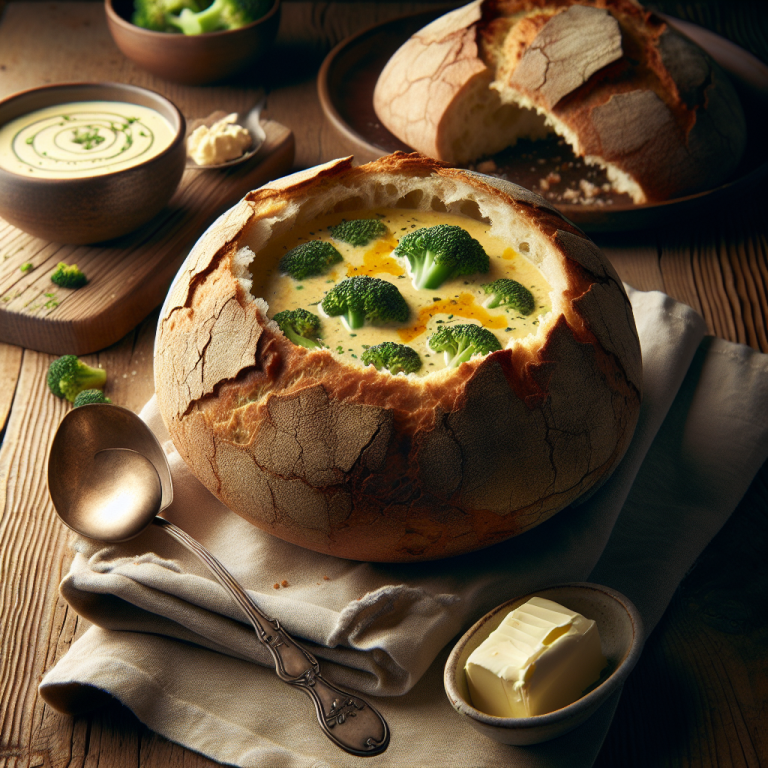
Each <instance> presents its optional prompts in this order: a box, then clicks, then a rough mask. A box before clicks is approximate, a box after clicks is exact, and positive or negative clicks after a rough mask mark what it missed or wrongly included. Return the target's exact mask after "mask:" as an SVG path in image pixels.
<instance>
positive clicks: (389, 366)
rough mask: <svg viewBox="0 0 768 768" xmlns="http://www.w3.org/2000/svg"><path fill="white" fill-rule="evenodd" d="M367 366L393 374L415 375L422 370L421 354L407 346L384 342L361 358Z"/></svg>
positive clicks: (366, 351)
mask: <svg viewBox="0 0 768 768" xmlns="http://www.w3.org/2000/svg"><path fill="white" fill-rule="evenodd" d="M360 359H361V360H362V361H363V363H364V364H365V365H373V366H375V368H376V370H377V371H380V370H381V369H382V368H385V369H386V370H388V371H389V372H390V373H391V374H393V375H394V374H397V373H415V372H416V371H418V370H419V368H421V358H420V357H419V353H418V352H417V351H416V350H415V349H413V347H409V346H407V345H406V344H397V343H395V342H394V341H382V342H381V344H376V345H375V346H373V347H369V348H368V349H366V350H365V352H363V354H362V356H361V358H360Z"/></svg>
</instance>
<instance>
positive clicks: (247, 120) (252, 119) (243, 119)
mask: <svg viewBox="0 0 768 768" xmlns="http://www.w3.org/2000/svg"><path fill="white" fill-rule="evenodd" d="M266 103H267V99H266V96H262V97H261V98H260V99H259V100H258V102H257V103H256V104H255V105H254V106H253V107H252V108H251V109H250V110H249V111H248V112H245V113H243V112H238V113H237V119H236V120H235V122H236V123H237V124H238V125H242V126H243V128H245V129H246V130H247V131H248V133H250V134H251V146H250V147H249V148H248V149H247V150H246V151H245V152H244V153H243V154H242V155H240V156H239V157H235V158H233V159H232V160H226V161H225V162H223V163H214V164H212V165H198V164H197V163H196V162H195V161H194V160H192V159H191V158H190V157H187V168H192V169H195V170H198V171H215V170H219V169H222V168H231V167H232V166H234V165H240V164H241V163H245V162H246V161H248V160H250V159H251V158H252V157H253V156H254V155H255V154H256V153H257V152H258V151H259V150H260V149H261V147H262V145H263V144H264V142H265V141H266V140H267V134H266V132H265V131H264V128H263V126H262V125H261V112H262V110H263V109H264V106H265V105H266ZM228 114H230V113H229V112H222V111H220V110H219V111H217V112H212V113H211V114H210V115H208V117H203V118H198V119H197V120H190V122H189V124H188V126H187V138H189V135H190V134H191V133H192V131H194V130H195V128H198V127H200V126H201V125H204V126H206V127H207V128H210V127H211V126H212V125H213V124H214V123H215V122H217V121H219V120H221V119H222V118H224V117H226V116H227V115H228Z"/></svg>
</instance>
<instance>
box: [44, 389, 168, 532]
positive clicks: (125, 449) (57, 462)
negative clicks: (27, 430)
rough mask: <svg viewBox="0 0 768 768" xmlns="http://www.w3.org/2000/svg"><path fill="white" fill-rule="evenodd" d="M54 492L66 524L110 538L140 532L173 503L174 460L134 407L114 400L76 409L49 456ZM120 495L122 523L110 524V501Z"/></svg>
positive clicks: (64, 423) (50, 487)
mask: <svg viewBox="0 0 768 768" xmlns="http://www.w3.org/2000/svg"><path fill="white" fill-rule="evenodd" d="M115 449H119V450H115ZM123 473H125V474H123ZM158 482H159V484H160V498H159V503H158V500H157V499H156V498H155V494H156V486H157V483H158ZM48 490H49V492H50V494H51V498H52V499H53V505H54V507H55V508H56V512H57V513H58V515H59V517H60V518H61V519H62V521H63V522H64V524H65V525H67V526H69V527H70V528H72V529H73V530H75V531H77V532H78V533H82V534H83V536H87V537H88V538H91V539H98V540H99V541H110V542H113V541H126V540H127V539H130V538H133V537H134V536H138V534H139V533H141V531H143V530H144V528H146V527H147V525H149V524H150V522H151V521H152V518H154V516H155V515H156V514H157V513H158V512H160V511H161V510H163V509H165V508H166V507H167V506H168V505H169V504H170V503H171V502H172V501H173V484H172V482H171V470H170V467H169V466H168V459H167V458H166V456H165V452H164V451H163V449H162V447H161V446H160V443H159V442H158V440H157V438H156V437H155V435H154V433H153V432H152V430H150V429H149V428H148V427H147V426H146V424H145V423H144V422H143V421H142V420H141V419H140V418H139V417H138V416H137V415H136V414H135V413H133V412H132V411H129V410H128V409H127V408H121V407H120V406H117V405H111V404H108V403H92V404H90V405H82V406H80V407H79V408H73V409H72V410H71V411H70V412H69V413H68V414H67V415H66V416H65V417H64V418H63V419H62V421H61V424H60V425H59V428H58V430H57V431H56V435H55V437H54V439H53V443H52V444H51V450H50V453H49V455H48ZM142 497H143V498H142ZM117 498H122V500H123V502H122V504H123V505H122V509H121V513H120V518H121V523H120V526H118V525H117V524H116V523H115V522H114V520H111V522H110V525H109V526H107V525H106V523H107V522H108V521H107V519H106V517H105V513H104V511H103V510H104V509H105V506H106V505H105V502H107V503H110V502H109V501H108V500H109V499H112V500H114V499H117ZM129 499H132V500H129ZM153 506H154V509H153ZM134 516H135V517H134ZM102 525H104V527H103V528H102ZM116 536H117V537H119V538H115V537H116Z"/></svg>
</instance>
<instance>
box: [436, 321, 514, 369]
mask: <svg viewBox="0 0 768 768" xmlns="http://www.w3.org/2000/svg"><path fill="white" fill-rule="evenodd" d="M427 344H428V345H429V347H430V349H432V350H433V351H434V352H443V353H444V354H445V366H446V368H456V367H457V366H459V365H460V364H461V363H465V362H466V361H467V360H469V359H470V358H471V357H474V356H475V355H487V354H488V353H490V352H496V351H497V350H499V349H501V344H500V343H499V340H498V339H497V338H496V337H495V336H494V335H493V334H492V333H491V332H490V331H489V330H488V329H487V328H483V326H482V325H475V324H474V323H468V324H466V325H443V326H440V328H439V329H438V330H437V331H435V332H434V333H433V334H432V335H431V336H430V337H429V339H427Z"/></svg>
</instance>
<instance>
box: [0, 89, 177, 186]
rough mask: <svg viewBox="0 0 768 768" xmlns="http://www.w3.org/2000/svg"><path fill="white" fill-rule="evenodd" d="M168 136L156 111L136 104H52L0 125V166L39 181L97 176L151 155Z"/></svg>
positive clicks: (167, 142) (171, 131)
mask: <svg viewBox="0 0 768 768" xmlns="http://www.w3.org/2000/svg"><path fill="white" fill-rule="evenodd" d="M174 135H175V131H174V129H173V127H172V126H171V124H170V123H169V122H168V120H166V119H165V118H164V117H163V116H162V115H161V114H160V113H159V112H157V111H156V110H154V109H150V108H149V107H144V106H141V105H139V104H131V103H127V102H121V101H81V102H72V103H69V104H57V105H55V106H52V107H46V108H44V109H39V110H36V111H34V112H30V113H28V114H26V115H23V116H21V117H17V118H15V119H14V120H11V121H10V122H8V123H6V124H5V125H3V126H0V167H2V168H3V169H5V170H6V171H10V172H12V173H17V174H20V175H22V176H30V177H39V178H45V179H70V178H77V177H85V176H101V175H103V174H106V173H112V172H114V171H121V170H124V169H125V168H130V167H131V166H134V165H138V164H139V163H143V162H145V161H146V160H149V159H151V158H153V157H156V156H157V155H159V154H160V153H161V152H162V151H163V150H165V149H166V148H167V147H169V146H170V144H171V142H172V141H173V138H174Z"/></svg>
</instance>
